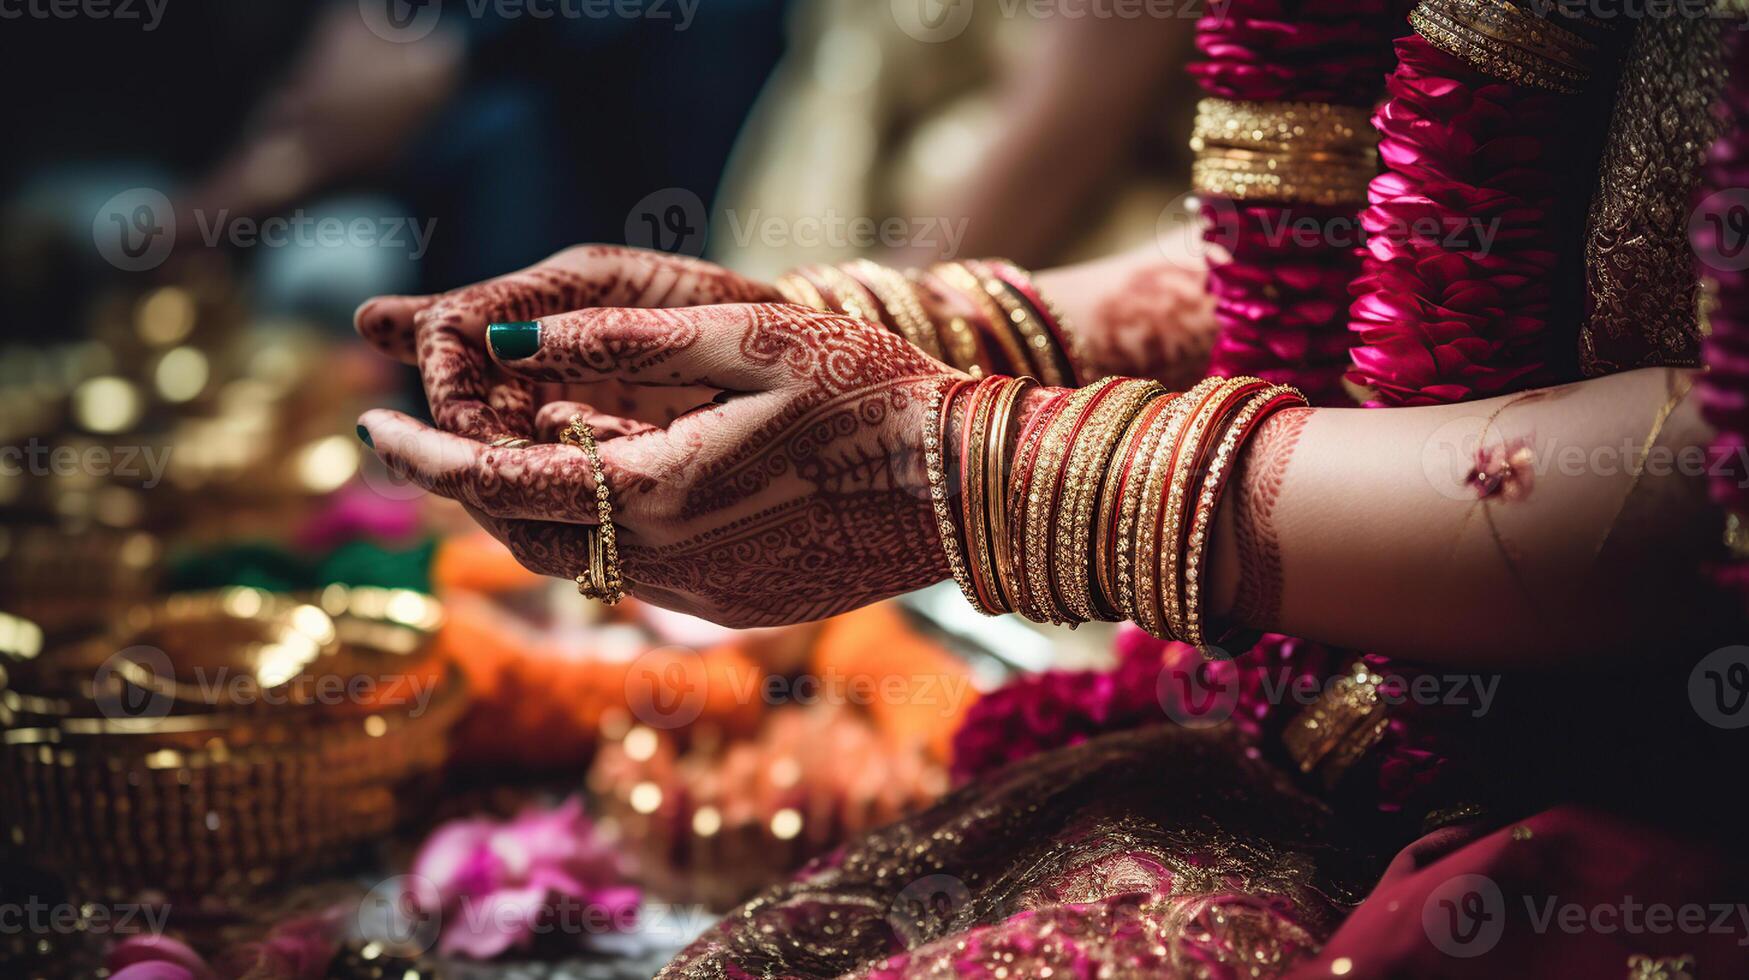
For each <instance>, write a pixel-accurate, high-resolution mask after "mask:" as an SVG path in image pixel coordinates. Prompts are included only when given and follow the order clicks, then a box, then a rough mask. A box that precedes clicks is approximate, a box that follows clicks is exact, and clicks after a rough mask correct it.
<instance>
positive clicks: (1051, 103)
mask: <svg viewBox="0 0 1749 980" xmlns="http://www.w3.org/2000/svg"><path fill="white" fill-rule="evenodd" d="M1195 25H1196V20H1195V18H1193V17H1141V18H1133V17H1093V16H1080V17H1054V18H1051V19H1050V20H1049V21H1048V22H1046V23H1045V24H1044V25H1042V27H1041V31H1042V37H1040V38H1039V44H1038V49H1037V50H1036V51H1035V52H1033V53H1032V54H1031V55H1029V56H1028V57H1026V58H1024V59H1011V62H1012V63H1011V65H1010V66H1009V70H1008V71H1007V72H1005V73H1004V74H1003V77H1002V78H1001V79H999V80H998V82H997V100H998V109H999V113H1000V116H1001V118H1002V119H1003V121H1004V122H1003V126H1002V132H1001V134H1000V135H999V136H998V137H997V139H996V141H995V143H994V144H992V145H991V147H990V148H989V151H988V152H987V153H985V154H984V155H983V157H982V159H980V160H979V162H978V165H977V166H976V167H974V168H973V169H972V172H971V173H969V174H967V175H966V177H965V178H964V179H963V180H961V181H957V182H955V184H954V185H953V186H951V187H947V188H944V189H942V191H941V192H940V194H939V195H938V196H937V198H936V199H934V200H922V201H917V202H914V203H912V204H910V205H908V206H907V207H908V209H909V210H910V211H911V212H912V213H915V214H957V215H961V216H963V217H964V219H965V227H966V238H965V240H964V242H962V243H961V249H962V251H961V254H962V255H986V254H998V253H999V254H1002V255H1006V256H1008V257H1010V258H1012V259H1014V260H1016V261H1018V262H1020V263H1021V264H1023V265H1032V264H1036V263H1040V262H1046V261H1049V260H1050V259H1051V258H1052V245H1053V243H1056V242H1061V241H1062V240H1063V239H1064V237H1065V234H1066V233H1067V232H1068V231H1069V230H1070V229H1071V228H1072V227H1073V225H1074V223H1075V220H1076V215H1077V213H1080V212H1083V211H1084V210H1085V209H1086V208H1087V206H1088V203H1089V201H1090V200H1091V199H1092V198H1093V197H1094V195H1096V194H1097V193H1098V192H1099V190H1100V188H1101V187H1102V186H1105V185H1107V184H1108V183H1109V181H1110V178H1111V175H1112V174H1113V173H1114V172H1118V171H1119V168H1120V167H1122V165H1123V163H1124V158H1125V155H1126V154H1129V153H1130V152H1131V151H1132V149H1133V148H1134V147H1135V145H1136V144H1137V142H1138V141H1139V140H1140V139H1141V138H1142V137H1143V136H1144V135H1146V134H1147V133H1149V132H1150V131H1151V129H1155V128H1163V123H1161V121H1160V120H1159V119H1157V117H1156V112H1155V110H1156V109H1157V107H1158V106H1159V105H1160V97H1159V93H1161V92H1163V91H1167V90H1169V89H1170V88H1171V87H1172V86H1173V84H1175V83H1174V75H1175V74H1177V73H1178V71H1179V69H1180V68H1182V66H1183V64H1184V62H1185V60H1186V58H1187V57H1188V56H1189V54H1190V51H1191V43H1192V39H1193V37H1194V35H1195V30H1194V28H1195ZM1176 84H1179V85H1185V83H1184V82H1183V81H1182V79H1180V80H1178V81H1177V82H1176ZM941 257H942V256H939V255H936V254H934V253H933V250H930V252H929V253H928V254H924V253H922V252H915V253H910V254H903V255H897V256H892V257H890V258H892V259H893V260H894V261H895V262H896V264H900V265H918V264H925V263H927V262H931V261H935V260H936V259H938V258H941Z"/></svg>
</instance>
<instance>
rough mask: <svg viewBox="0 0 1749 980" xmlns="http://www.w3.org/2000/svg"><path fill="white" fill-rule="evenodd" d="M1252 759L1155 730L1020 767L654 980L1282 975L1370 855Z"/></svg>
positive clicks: (770, 899) (796, 885) (828, 867)
mask: <svg viewBox="0 0 1749 980" xmlns="http://www.w3.org/2000/svg"><path fill="white" fill-rule="evenodd" d="M1246 748H1247V747H1246V745H1245V743H1243V742H1242V741H1241V740H1240V739H1239V738H1238V737H1237V735H1236V734H1235V733H1234V732H1233V731H1232V730H1231V729H1230V728H1218V729H1211V730H1201V731H1198V730H1192V729H1186V728H1181V727H1179V726H1176V725H1161V726H1156V727H1151V728H1147V729H1142V730H1138V731H1130V732H1122V733H1116V734H1112V735H1106V736H1103V737H1100V738H1097V739H1093V740H1091V741H1089V742H1086V743H1084V744H1081V745H1078V746H1074V747H1071V748H1065V749H1059V750H1057V751H1054V752H1048V753H1045V754H1044V755H1040V756H1035V757H1032V758H1030V759H1027V760H1024V761H1022V762H1020V763H1017V764H1015V765H1012V766H1010V767H1008V768H1006V769H1004V770H1001V771H1000V772H997V773H994V774H991V775H989V776H986V777H984V778H983V779H981V780H979V781H978V782H977V783H975V784H973V785H972V786H969V787H967V788H965V789H963V790H960V791H958V792H956V793H953V794H951V795H949V796H948V797H947V798H945V799H944V800H943V801H942V802H941V803H939V804H938V805H936V806H935V807H933V808H932V809H930V810H928V811H926V812H924V813H921V814H918V815H916V816H914V817H912V818H909V819H907V820H904V821H901V822H899V823H897V824H894V825H891V826H888V827H885V828H882V829H881V830H879V831H876V832H875V833H873V834H871V835H869V836H868V837H865V838H863V839H862V840H860V841H858V842H856V843H855V844H852V845H851V846H850V847H849V848H848V849H847V850H846V851H844V852H843V853H842V854H840V855H838V856H835V857H832V858H827V859H824V860H822V861H820V862H818V863H816V864H815V865H813V866H810V867H809V868H807V869H804V871H803V872H802V873H801V874H800V875H798V876H797V878H796V879H794V880H793V881H790V882H787V883H784V884H782V885H779V886H776V887H774V888H772V889H770V890H769V891H767V892H766V893H764V894H762V895H760V896H759V897H757V898H755V899H753V900H752V901H750V902H749V903H747V904H746V905H744V906H742V907H741V908H740V909H737V910H736V911H734V912H732V913H730V914H729V916H728V917H726V918H725V919H724V920H723V921H722V922H721V923H719V924H718V925H717V926H715V927H713V928H712V929H711V930H710V931H708V932H706V933H705V934H704V935H703V936H701V937H700V938H699V939H698V940H697V941H695V942H694V943H693V945H692V946H690V947H688V949H687V950H686V951H685V952H683V953H682V954H681V955H680V957H679V958H677V959H676V960H675V961H674V962H673V963H672V964H670V965H669V966H668V968H667V969H665V970H664V971H663V972H662V973H661V974H660V975H659V976H660V978H661V980H702V978H717V977H724V976H729V975H752V976H786V977H793V976H804V977H839V976H860V975H865V974H867V973H868V972H869V971H870V970H872V969H874V968H875V967H877V966H879V967H880V968H881V970H882V971H883V975H889V974H887V973H886V971H892V972H893V973H897V974H898V975H903V976H920V977H932V976H941V977H946V976H954V975H958V974H960V973H963V972H966V971H968V970H970V971H972V972H977V971H979V970H984V971H987V973H988V975H994V976H1010V977H1038V976H1049V975H1052V974H1053V973H1054V974H1056V975H1059V976H1068V975H1075V971H1076V970H1077V969H1079V970H1087V969H1096V970H1097V971H1098V975H1099V976H1101V977H1110V978H1122V977H1129V976H1152V977H1158V976H1198V975H1206V972H1205V971H1206V969H1207V967H1208V966H1209V964H1212V963H1221V964H1226V965H1228V966H1229V967H1230V968H1231V969H1232V970H1233V971H1234V972H1235V973H1241V974H1243V975H1246V976H1255V977H1270V976H1275V975H1278V974H1280V973H1282V972H1284V971H1286V970H1287V969H1289V968H1291V967H1293V966H1296V965H1298V964H1302V963H1304V962H1306V961H1307V960H1309V959H1310V958H1311V957H1312V956H1314V955H1316V952H1317V950H1318V948H1319V946H1320V945H1321V944H1322V943H1323V942H1324V940H1325V939H1326V938H1327V937H1328V936H1329V934H1330V932H1331V931H1333V930H1334V928H1335V927H1336V926H1337V925H1338V924H1339V922H1340V921H1341V919H1342V917H1343V916H1344V915H1345V914H1346V913H1347V911H1348V910H1349V909H1350V908H1352V906H1353V905H1354V904H1355V903H1357V902H1358V900H1359V897H1360V895H1361V894H1362V891H1361V890H1362V889H1363V888H1365V887H1367V886H1368V885H1370V884H1371V882H1372V880H1373V875H1374V874H1375V873H1376V871H1377V864H1376V863H1375V862H1376V858H1375V857H1374V856H1373V855H1370V854H1367V853H1365V852H1364V851H1363V850H1361V849H1360V848H1358V847H1355V846H1353V845H1351V844H1343V843H1339V841H1340V840H1341V838H1339V837H1338V836H1337V829H1338V828H1337V826H1336V824H1335V821H1334V820H1333V818H1332V816H1331V813H1330V811H1329V810H1328V809H1327V808H1326V807H1325V806H1324V805H1323V804H1322V803H1320V802H1318V801H1316V800H1314V799H1313V798H1311V797H1309V796H1307V795H1305V794H1304V793H1302V792H1301V791H1299V790H1298V789H1296V788H1295V787H1294V786H1293V785H1292V783H1291V782H1290V781H1289V780H1288V778H1287V777H1286V776H1285V774H1283V773H1282V772H1280V771H1279V770H1278V769H1276V768H1275V767H1272V766H1270V765H1269V764H1268V763H1266V762H1263V761H1261V760H1259V759H1256V758H1252V757H1250V756H1249V755H1248V754H1247V751H1246Z"/></svg>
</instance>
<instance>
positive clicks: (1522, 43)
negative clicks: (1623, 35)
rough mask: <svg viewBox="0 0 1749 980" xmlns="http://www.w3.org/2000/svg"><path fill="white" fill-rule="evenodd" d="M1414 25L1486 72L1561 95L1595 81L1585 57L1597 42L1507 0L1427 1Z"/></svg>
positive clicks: (1432, 41)
mask: <svg viewBox="0 0 1749 980" xmlns="http://www.w3.org/2000/svg"><path fill="white" fill-rule="evenodd" d="M1409 24H1410V26H1412V27H1414V28H1415V33H1417V34H1419V35H1421V37H1422V38H1423V39H1425V40H1426V41H1427V43H1428V44H1431V45H1432V46H1434V47H1435V48H1438V49H1439V50H1441V51H1443V52H1445V53H1446V54H1449V55H1451V56H1452V57H1454V58H1457V59H1458V60H1459V61H1462V62H1464V63H1465V64H1466V65H1468V66H1470V67H1471V68H1473V69H1474V70H1476V71H1478V72H1480V73H1482V74H1484V75H1492V76H1494V77H1495V78H1501V79H1505V80H1506V81H1509V82H1513V83H1515V84H1519V85H1526V86H1530V87H1534V88H1541V89H1546V90H1548V91H1551V92H1556V93H1559V94H1562V95H1572V94H1574V93H1576V92H1579V91H1580V90H1581V89H1583V87H1584V86H1585V84H1586V83H1587V82H1589V81H1590V80H1591V66H1590V65H1589V64H1588V63H1587V58H1586V56H1587V55H1589V54H1591V53H1592V52H1595V51H1596V50H1597V46H1596V45H1595V44H1592V43H1591V42H1590V41H1587V40H1586V39H1584V38H1582V37H1580V36H1579V35H1577V34H1574V33H1572V32H1571V31H1567V30H1565V29H1563V28H1560V27H1557V26H1556V25H1554V24H1551V23H1549V22H1548V21H1546V20H1543V19H1541V18H1539V17H1537V16H1536V15H1534V14H1532V13H1530V12H1528V11H1525V10H1522V9H1520V8H1519V7H1517V6H1515V5H1513V4H1511V3H1508V2H1506V0H1422V2H1421V3H1419V4H1417V5H1416V7H1415V9H1414V10H1412V11H1410V12H1409Z"/></svg>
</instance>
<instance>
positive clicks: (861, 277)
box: [844, 259, 947, 361]
mask: <svg viewBox="0 0 1749 980" xmlns="http://www.w3.org/2000/svg"><path fill="white" fill-rule="evenodd" d="M844 272H845V273H846V274H847V275H850V276H852V277H854V278H855V279H857V280H858V281H859V282H861V283H862V284H863V285H865V286H867V287H868V289H869V291H870V292H872V293H874V294H875V298H876V299H878V300H880V302H881V305H882V306H884V307H886V310H887V316H888V318H889V319H891V320H892V322H893V323H894V324H895V325H896V326H897V327H898V328H899V333H900V334H901V335H903V336H904V338H905V339H906V340H909V341H910V342H911V345H912V346H913V347H916V348H917V349H918V350H921V351H922V352H923V353H925V354H928V355H929V356H930V357H933V358H935V359H936V360H938V361H946V360H947V355H946V354H945V353H944V352H943V351H942V348H941V338H940V336H939V335H938V334H937V333H936V332H935V324H934V323H932V322H931V321H930V319H929V315H928V314H927V313H925V312H923V304H922V303H921V302H919V301H918V300H917V287H916V286H915V285H914V284H913V283H912V282H911V280H909V279H907V278H905V276H904V275H903V274H902V273H900V272H899V271H897V270H895V269H889V268H887V267H886V266H884V265H877V264H876V263H874V262H870V261H869V260H868V259H857V260H855V261H853V262H849V263H846V264H845V266H844Z"/></svg>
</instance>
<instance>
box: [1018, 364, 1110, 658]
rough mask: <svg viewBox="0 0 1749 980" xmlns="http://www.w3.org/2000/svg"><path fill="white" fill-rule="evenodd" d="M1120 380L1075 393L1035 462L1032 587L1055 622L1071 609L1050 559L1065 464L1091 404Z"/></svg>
mask: <svg viewBox="0 0 1749 980" xmlns="http://www.w3.org/2000/svg"><path fill="white" fill-rule="evenodd" d="M1117 380H1118V379H1116V378H1107V379H1105V380H1103V381H1099V382H1096V383H1094V384H1091V385H1088V386H1087V387H1085V388H1079V389H1076V390H1075V391H1073V392H1072V393H1070V395H1069V397H1068V400H1067V401H1066V402H1065V403H1064V406H1063V411H1062V412H1061V413H1059V414H1058V415H1057V416H1056V417H1055V418H1053V419H1052V420H1051V423H1050V425H1049V427H1047V428H1046V429H1045V431H1044V434H1043V436H1042V437H1041V440H1040V443H1039V454H1038V458H1037V461H1036V462H1035V463H1034V464H1033V473H1032V481H1031V485H1030V487H1029V489H1028V493H1027V499H1026V501H1025V507H1026V510H1025V514H1026V523H1025V525H1024V527H1023V528H1022V533H1023V536H1024V539H1025V542H1026V552H1025V553H1026V565H1025V568H1024V573H1025V575H1026V577H1027V579H1028V586H1027V587H1028V591H1030V592H1031V594H1032V596H1033V598H1034V600H1035V601H1036V602H1037V603H1038V611H1039V613H1040V614H1041V616H1042V618H1041V619H1040V620H1039V622H1048V623H1050V624H1051V625H1053V626H1057V625H1061V624H1063V623H1066V622H1069V621H1070V617H1069V612H1068V610H1067V609H1065V608H1064V607H1063V603H1062V595H1061V593H1060V592H1059V591H1058V589H1057V588H1056V586H1055V584H1054V582H1053V579H1054V578H1055V576H1056V568H1055V565H1054V564H1053V563H1052V561H1051V554H1052V547H1051V546H1052V543H1053V541H1055V539H1056V525H1057V514H1058V511H1057V494H1058V492H1059V488H1060V487H1061V486H1062V470H1063V465H1064V463H1065V462H1066V461H1067V459H1068V454H1069V440H1070V434H1071V433H1072V432H1074V431H1075V428H1076V426H1077V424H1078V423H1079V422H1080V420H1081V417H1082V415H1083V414H1084V413H1085V412H1086V411H1087V408H1088V406H1089V405H1090V404H1092V403H1093V402H1094V400H1096V399H1097V398H1099V397H1100V396H1101V395H1102V394H1103V393H1104V392H1105V390H1106V389H1107V388H1109V387H1110V386H1111V385H1112V384H1113V383H1115V382H1116V381H1117Z"/></svg>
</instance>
